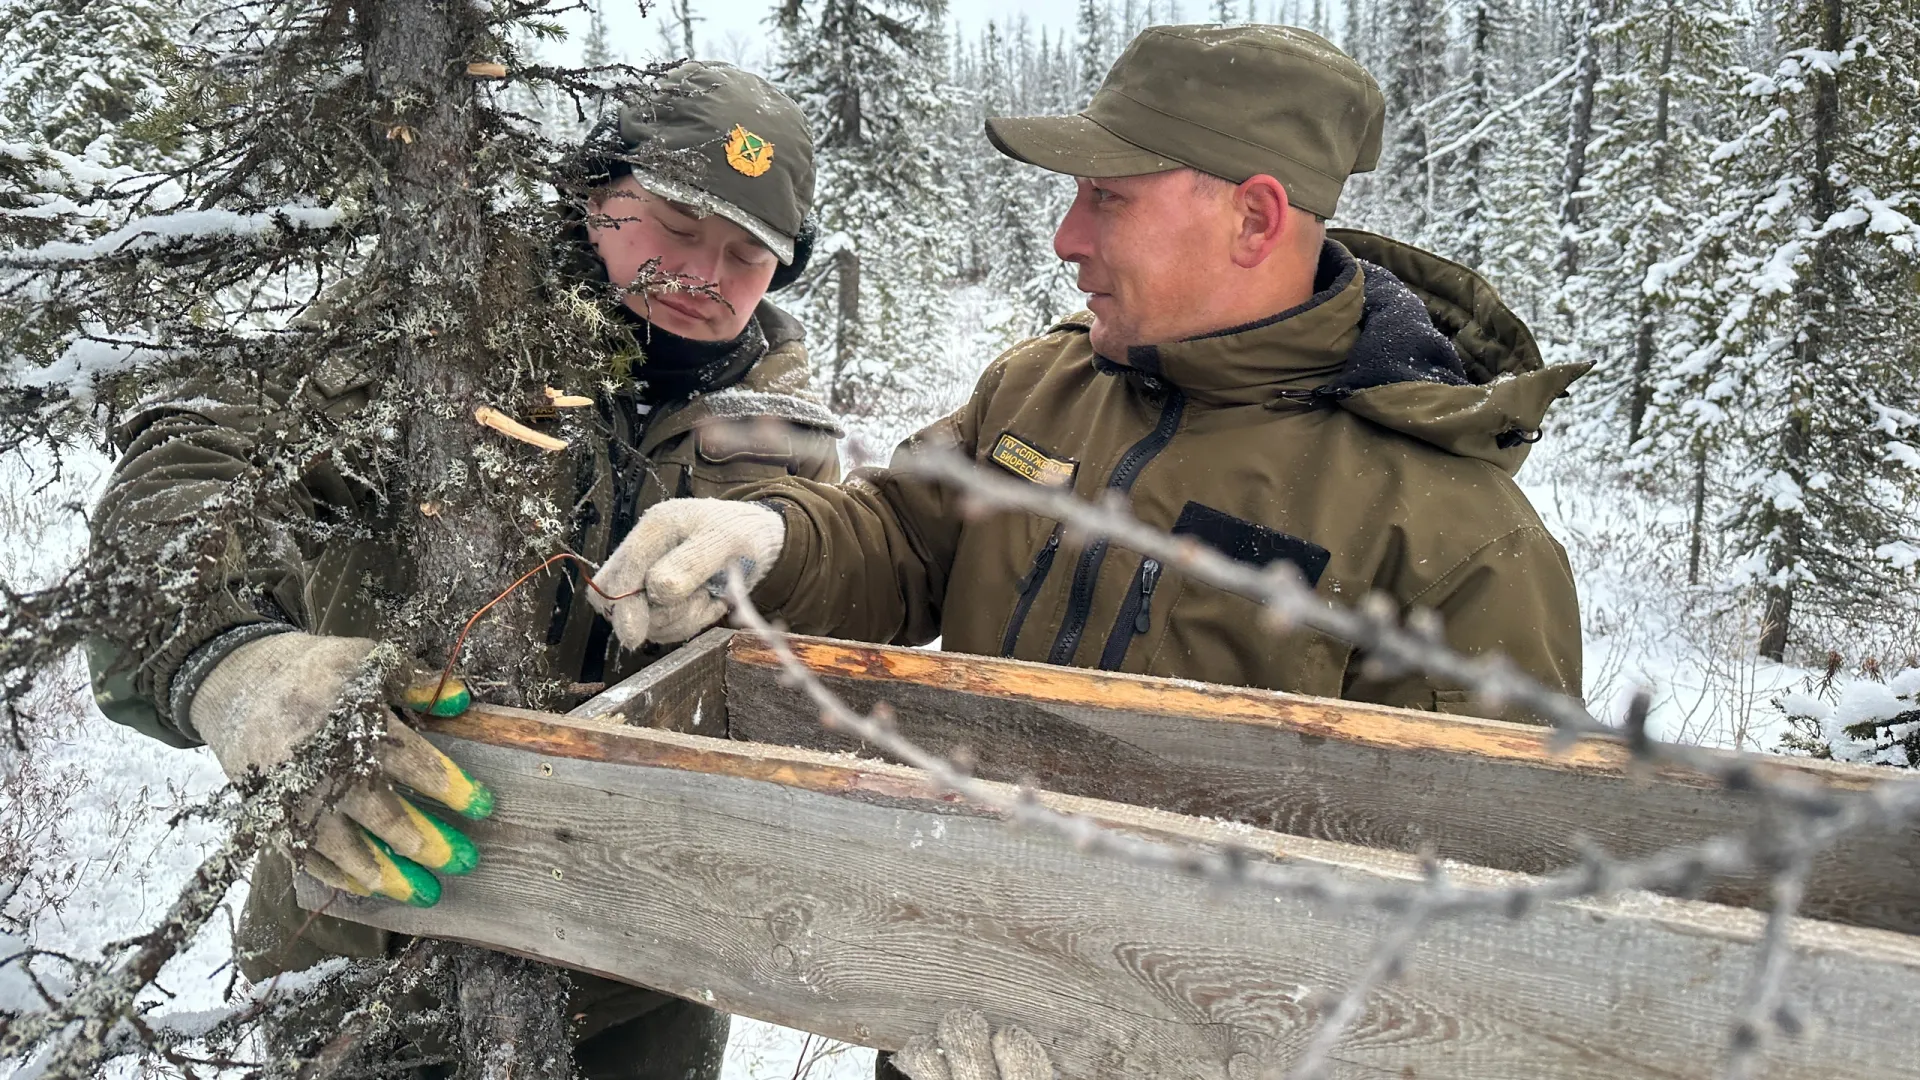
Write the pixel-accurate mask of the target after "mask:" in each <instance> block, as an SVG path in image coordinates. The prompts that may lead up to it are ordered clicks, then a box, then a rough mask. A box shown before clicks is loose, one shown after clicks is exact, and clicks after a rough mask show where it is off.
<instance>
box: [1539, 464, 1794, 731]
mask: <svg viewBox="0 0 1920 1080" xmlns="http://www.w3.org/2000/svg"><path fill="white" fill-rule="evenodd" d="M1541 449H1542V451H1544V452H1537V453H1536V454H1535V455H1534V457H1533V459H1532V460H1530V461H1528V463H1527V465H1526V467H1525V468H1524V469H1522V470H1521V473H1520V483H1521V487H1522V488H1523V489H1525V491H1526V493H1527V497H1528V498H1529V499H1530V500H1532V502H1533V505H1534V508H1535V509H1536V510H1538V511H1539V513H1540V516H1541V518H1542V519H1543V520H1544V521H1545V523H1546V526H1547V528H1548V529H1549V530H1550V531H1551V532H1552V533H1553V534H1554V535H1555V536H1556V537H1558V538H1559V539H1560V542H1561V543H1562V544H1563V545H1565V547H1566V549H1567V557H1568V559H1569V561H1571V562H1572V564H1573V571H1574V578H1575V581H1576V582H1577V583H1578V585H1579V588H1580V607H1581V621H1582V631H1583V637H1584V639H1585V644H1586V672H1585V674H1586V680H1585V682H1586V686H1585V696H1586V699H1587V702H1588V705H1589V706H1590V707H1591V708H1592V710H1593V712H1594V714H1595V715H1596V716H1598V717H1600V718H1602V719H1609V720H1610V719H1617V718H1618V717H1619V716H1621V715H1622V714H1623V713H1624V712H1625V711H1626V707H1627V703H1628V702H1629V701H1630V700H1631V699H1632V697H1633V695H1634V694H1635V693H1637V692H1639V691H1640V690H1642V689H1644V690H1646V691H1648V692H1649V693H1651V694H1652V696H1653V711H1652V712H1651V714H1650V715H1649V716H1648V728H1649V730H1650V731H1651V732H1652V734H1653V735H1654V736H1655V737H1657V738H1661V739H1665V740H1668V741H1672V742H1683V743H1692V744H1696V745H1702V746H1721V747H1730V748H1737V749H1744V750H1763V751H1773V750H1778V749H1780V735H1781V732H1782V731H1783V730H1784V719H1783V717H1782V715H1781V713H1780V711H1779V710H1778V709H1777V708H1776V707H1775V702H1776V701H1777V700H1778V699H1780V698H1781V697H1782V696H1784V695H1785V694H1787V693H1788V692H1790V691H1793V690H1794V689H1796V688H1798V687H1800V686H1801V685H1802V684H1803V683H1804V682H1805V680H1806V678H1807V676H1808V674H1809V673H1808V672H1807V671H1806V670H1805V669H1803V668H1798V667H1794V666H1791V665H1782V664H1776V663H1773V662H1771V661H1768V660H1762V659H1760V658H1759V657H1758V656H1756V655H1755V654H1754V652H1753V642H1755V641H1757V640H1758V639H1759V636H1760V633H1759V621H1760V618H1759V611H1758V610H1757V609H1745V608H1735V609H1733V610H1731V611H1728V610H1722V608H1723V606H1724V603H1725V601H1724V594H1723V593H1719V592H1716V591H1714V590H1712V589H1711V588H1710V587H1689V586H1688V585H1687V547H1688V535H1687V533H1688V528H1687V525H1688V519H1687V514H1686V508H1685V507H1684V506H1682V505H1678V504H1675V503H1666V502H1663V501H1660V500H1656V499H1652V498H1649V497H1648V496H1646V495H1645V494H1643V493H1641V492H1639V491H1637V490H1636V489H1634V488H1633V487H1631V486H1630V485H1628V484H1627V483H1625V482H1624V481H1621V480H1619V479H1617V478H1615V477H1611V476H1608V475H1606V474H1605V472H1604V471H1603V470H1601V469H1599V468H1597V467H1595V466H1593V465H1591V464H1589V463H1587V462H1585V461H1582V460H1580V459H1579V458H1578V457H1577V456H1576V455H1573V454H1569V453H1565V452H1562V453H1559V454H1556V453H1554V450H1553V447H1552V443H1551V442H1550V441H1549V442H1545V443H1542V444H1541Z"/></svg>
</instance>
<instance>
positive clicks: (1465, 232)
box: [1460, 0, 1494, 268]
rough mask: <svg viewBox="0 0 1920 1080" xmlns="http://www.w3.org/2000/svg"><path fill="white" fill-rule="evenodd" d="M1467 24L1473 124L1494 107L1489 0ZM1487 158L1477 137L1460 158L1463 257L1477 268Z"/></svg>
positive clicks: (1482, 245) (1482, 247) (1481, 255)
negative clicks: (1490, 80) (1489, 82)
mask: <svg viewBox="0 0 1920 1080" xmlns="http://www.w3.org/2000/svg"><path fill="white" fill-rule="evenodd" d="M1467 25H1468V27H1469V30H1468V33H1469V34H1470V35H1471V43H1470V44H1469V46H1468V49H1469V52H1468V59H1467V63H1468V67H1469V74H1468V76H1467V85H1468V87H1470V88H1471V89H1470V97H1469V104H1468V106H1467V119H1468V122H1470V123H1473V122H1478V121H1479V120H1480V119H1482V118H1484V117H1485V115H1486V114H1487V112H1488V111H1490V110H1491V109H1492V107H1493V101H1492V97H1493V88H1492V87H1491V86H1489V85H1487V65H1488V64H1489V63H1490V62H1491V61H1492V52H1493V30H1494V26H1493V12H1492V11H1490V10H1489V9H1488V5H1487V2H1486V0H1480V2H1478V3H1476V4H1474V6H1473V13H1472V14H1470V15H1469V16H1467ZM1485 158H1486V144H1485V143H1484V142H1482V141H1481V140H1479V139H1475V140H1473V141H1472V142H1470V143H1468V144H1467V149H1466V153H1465V155H1464V156H1463V158H1462V161H1461V167H1462V175H1461V178H1460V183H1461V186H1462V187H1463V188H1465V189H1466V192H1467V199H1466V202H1465V204H1464V205H1462V206H1461V208H1460V232H1461V234H1462V236H1463V237H1464V240H1465V242H1464V243H1462V244H1461V245H1460V260H1461V261H1462V262H1464V263H1465V264H1466V265H1468V266H1471V267H1475V268H1478V267H1479V266H1480V264H1481V261H1482V260H1484V259H1485V258H1486V237H1487V196H1486V191H1485V190H1484V182H1485V179H1486V178H1485V177H1484V176H1483V175H1482V172H1483V167H1484V166H1485V164H1486V161H1485Z"/></svg>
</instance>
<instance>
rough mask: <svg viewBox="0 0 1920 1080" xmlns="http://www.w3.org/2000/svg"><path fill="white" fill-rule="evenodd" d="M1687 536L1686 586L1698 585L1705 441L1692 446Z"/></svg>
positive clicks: (1704, 501) (1704, 516) (1704, 518)
mask: <svg viewBox="0 0 1920 1080" xmlns="http://www.w3.org/2000/svg"><path fill="white" fill-rule="evenodd" d="M1689 525H1690V527H1689V530H1688V536H1687V585H1688V586H1689V587H1692V586H1696V585H1698V584H1700V557H1701V554H1702V551H1703V549H1704V548H1705V547H1706V541H1707V531H1706V529H1707V441H1706V440H1705V439H1696V440H1695V442H1694V444H1693V507H1692V514H1691V516H1690V518H1689Z"/></svg>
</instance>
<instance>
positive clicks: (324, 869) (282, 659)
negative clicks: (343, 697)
mask: <svg viewBox="0 0 1920 1080" xmlns="http://www.w3.org/2000/svg"><path fill="white" fill-rule="evenodd" d="M374 645H375V642H373V641H371V640H369V639H367V638H341V637H316V636H314V635H312V634H301V633H284V634H275V635H273V636H272V637H267V638H261V639H260V640H258V641H252V642H248V643H247V644H245V645H242V646H240V647H239V648H237V649H235V650H234V651H233V652H232V653H230V654H229V655H228V656H227V657H226V658H225V659H223V660H221V661H220V662H219V663H218V664H216V665H214V668H213V670H212V671H210V672H208V673H207V676H206V679H205V680H204V681H202V682H201V684H200V688H199V690H197V691H196V692H195V693H194V696H193V703H192V705H191V706H190V707H189V708H188V710H187V714H188V715H187V720H188V723H190V724H191V725H192V726H193V728H194V730H195V731H196V732H197V733H198V734H199V736H200V738H201V739H203V740H204V741H205V742H206V744H207V746H208V747H209V748H211V749H212V750H213V755H214V757H216V758H218V759H219V761H220V767H221V768H222V769H225V770H226V773H227V776H228V777H229V778H231V779H235V780H238V779H240V778H241V777H243V776H245V775H246V774H247V771H248V770H249V769H256V768H257V769H259V770H261V771H263V772H264V771H266V770H268V769H271V768H273V767H274V766H276V765H279V764H280V763H281V762H284V761H286V760H288V759H289V758H291V757H292V756H293V752H294V750H295V749H296V748H297V747H299V746H300V744H301V743H302V742H303V741H304V740H305V739H306V738H307V737H308V736H310V735H312V734H313V733H314V732H316V731H318V730H319V729H320V728H321V727H322V726H323V725H324V724H325V723H326V719H327V714H328V713H329V712H330V711H331V710H332V709H333V706H334V702H335V700H336V699H338V698H339V696H340V692H341V689H342V688H343V687H344V686H345V685H346V683H347V680H348V679H349V678H351V677H352V676H353V674H354V672H355V671H357V670H358V669H359V667H360V665H361V663H362V661H364V660H365V659H366V658H367V654H368V653H370V652H372V651H373V648H374ZM456 685H457V684H452V685H450V686H449V687H448V688H447V689H448V690H454V689H455V687H456ZM434 691H435V687H434V684H433V683H432V682H428V683H427V684H426V685H425V686H424V688H423V689H421V690H420V691H418V692H417V693H415V692H412V691H409V692H408V693H407V694H405V696H406V697H407V698H408V699H409V700H408V705H409V706H410V707H413V708H418V709H421V710H422V711H431V712H433V713H436V714H439V715H454V714H457V713H459V712H460V711H462V710H464V709H465V708H466V705H467V694H466V689H465V687H464V686H458V687H457V695H456V694H452V693H448V692H445V691H443V692H441V694H440V696H439V700H437V701H429V700H427V699H428V698H431V697H432V696H433V694H434ZM416 698H417V699H418V700H415V699H416ZM376 758H377V761H378V764H379V770H378V771H377V772H376V773H375V774H374V775H372V776H370V777H367V778H365V779H362V780H358V781H355V782H354V783H353V785H352V786H351V787H349V788H347V789H346V790H344V791H340V792H339V796H338V798H337V799H336V800H335V801H334V803H333V807H332V809H330V810H327V811H326V812H325V813H323V814H321V815H320V816H319V818H318V819H317V820H316V822H315V824H314V831H313V841H312V845H311V848H310V850H309V851H308V853H307V855H306V858H305V860H304V866H305V867H306V869H307V871H308V872H309V873H311V874H313V876H315V877H317V878H319V879H320V880H322V881H324V882H326V883H327V884H329V885H332V886H334V887H335V888H339V889H345V890H347V891H348V892H351V893H355V894H357V895H360V896H384V897H387V898H389V899H392V900H401V901H404V902H406V903H409V904H413V905H415V906H417V907H430V906H432V905H433V904H435V903H437V902H438V901H439V899H440V882H439V881H438V880H436V879H435V878H434V876H433V874H431V873H429V872H428V871H430V870H437V871H439V872H441V873H443V874H464V873H466V872H468V871H470V870H472V869H473V867H474V864H475V863H476V862H478V861H479V853H478V851H476V850H475V848H474V846H473V841H471V840H469V839H467V837H466V836H465V835H464V834H462V833H461V832H460V831H459V830H457V829H455V828H453V827H452V826H450V825H447V824H445V823H444V822H441V821H440V820H439V819H437V818H434V817H431V816H429V815H427V814H426V813H425V812H423V811H422V810H421V809H420V808H419V807H418V806H415V805H414V804H413V803H412V802H411V801H409V800H408V799H407V798H406V797H404V796H402V795H400V794H398V793H397V792H395V791H394V787H393V785H394V784H396V783H398V784H405V785H406V786H407V787H409V788H411V789H412V790H413V791H415V792H418V793H419V794H421V795H425V796H427V797H429V798H432V799H435V800H438V801H439V802H440V803H442V804H444V805H446V806H447V807H448V808H450V809H452V810H453V811H454V812H455V813H458V814H461V815H463V816H465V817H469V818H474V819H479V818H484V817H486V816H487V815H488V814H489V813H492V812H493V795H492V793H491V792H489V791H488V790H487V789H486V788H484V787H482V786H481V785H480V784H478V783H477V782H475V781H474V780H473V778H472V777H470V776H468V775H467V774H466V771H465V770H463V769H461V768H460V766H458V765H455V764H454V763H453V762H452V761H450V760H448V758H447V756H446V755H445V754H442V753H441V752H440V751H438V750H436V749H434V747H433V744H431V743H429V742H427V740H425V739H423V738H421V737H420V735H419V734H418V733H416V732H415V731H414V730H413V729H412V728H409V727H408V726H407V725H406V724H404V723H402V722H401V721H400V718H399V717H398V716H394V715H389V716H388V718H387V729H386V733H385V735H384V736H382V737H381V739H380V740H379V743H378V749H377V752H376ZM335 790H336V789H334V788H331V787H328V786H326V785H325V783H324V781H323V782H322V784H321V785H320V786H319V787H317V788H316V790H315V792H314V795H313V799H314V800H315V803H316V804H317V803H318V802H319V801H320V800H321V799H322V798H323V797H325V796H327V795H329V794H332V793H333V792H334V791H335Z"/></svg>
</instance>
